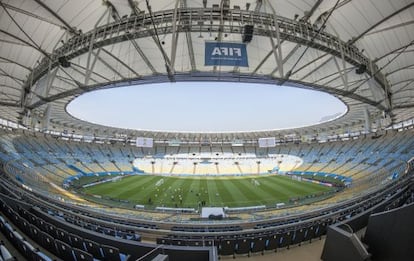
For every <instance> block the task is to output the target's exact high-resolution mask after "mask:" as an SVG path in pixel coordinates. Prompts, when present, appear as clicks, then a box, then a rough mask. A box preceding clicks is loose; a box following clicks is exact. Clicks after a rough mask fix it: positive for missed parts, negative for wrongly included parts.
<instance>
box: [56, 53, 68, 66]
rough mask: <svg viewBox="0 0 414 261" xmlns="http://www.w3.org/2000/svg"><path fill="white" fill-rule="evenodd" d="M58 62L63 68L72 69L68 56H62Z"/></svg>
mask: <svg viewBox="0 0 414 261" xmlns="http://www.w3.org/2000/svg"><path fill="white" fill-rule="evenodd" d="M58 62H59V64H60V65H61V66H62V67H63V68H68V67H70V62H69V61H68V59H67V58H66V56H61V57H59V58H58Z"/></svg>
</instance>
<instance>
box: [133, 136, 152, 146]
mask: <svg viewBox="0 0 414 261" xmlns="http://www.w3.org/2000/svg"><path fill="white" fill-rule="evenodd" d="M136 145H137V147H143V148H152V147H153V145H154V141H153V139H152V138H143V137H137V142H136Z"/></svg>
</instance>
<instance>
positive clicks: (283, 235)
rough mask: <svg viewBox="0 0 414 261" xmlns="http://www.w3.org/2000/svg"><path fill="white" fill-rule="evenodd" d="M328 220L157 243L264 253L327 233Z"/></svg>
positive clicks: (223, 252) (231, 252)
mask: <svg viewBox="0 0 414 261" xmlns="http://www.w3.org/2000/svg"><path fill="white" fill-rule="evenodd" d="M328 225H329V224H328V222H322V223H319V224H314V225H311V226H309V227H304V228H297V229H292V230H287V231H278V232H274V233H268V234H257V235H250V236H247V235H246V236H241V237H226V238H203V239H201V238H200V239H197V238H177V237H165V238H157V244H162V245H176V246H217V249H218V254H219V255H220V256H228V255H233V257H234V256H235V255H236V254H247V255H250V254H251V253H259V252H260V253H262V254H263V253H264V252H265V251H270V250H273V251H277V249H278V248H285V247H286V248H289V246H290V245H300V244H301V243H302V242H305V241H309V242H310V241H311V240H312V239H314V238H321V237H322V235H324V234H326V230H327V226H328Z"/></svg>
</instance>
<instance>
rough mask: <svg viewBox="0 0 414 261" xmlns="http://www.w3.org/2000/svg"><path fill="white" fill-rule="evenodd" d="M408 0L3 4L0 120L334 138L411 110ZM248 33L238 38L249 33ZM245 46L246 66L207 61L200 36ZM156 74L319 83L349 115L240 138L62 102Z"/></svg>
mask: <svg viewBox="0 0 414 261" xmlns="http://www.w3.org/2000/svg"><path fill="white" fill-rule="evenodd" d="M413 21H414V2H412V1H411V0H398V1H388V0H376V1H367V0H288V1H287V0H256V1H255V0H248V1H245V0H240V1H228V0H221V1H220V0H176V1H155V0H148V1H143V0H140V1H132V0H111V1H107V0H70V1H69V0H13V1H11V0H1V1H0V86H1V89H0V118H2V119H6V120H9V121H12V122H19V123H21V124H24V125H25V126H28V127H31V128H39V129H43V128H49V129H53V130H56V131H63V130H68V131H75V132H76V133H84V134H103V135H114V134H126V135H130V136H152V137H155V138H166V139H168V138H180V137H183V138H194V137H204V136H209V137H216V138H227V139H231V138H256V137H260V136H262V137H263V136H271V135H280V134H288V133H292V132H295V133H299V134H314V133H321V132H336V133H342V132H346V131H349V130H361V129H364V125H365V122H366V119H369V121H370V122H371V123H372V125H373V126H374V127H379V126H386V125H389V124H392V123H399V122H403V121H406V120H410V119H412V118H413V116H414V77H413V76H412V75H413V74H412V72H413V69H414V22H413ZM250 26H253V34H252V36H251V39H248V38H249V37H250V36H249V32H248V31H249V29H250V28H252V27H250ZM210 41H211V42H223V43H242V42H243V41H244V42H245V43H246V47H247V58H248V66H237V65H234V66H223V65H214V66H210V65H206V63H205V43H206V42H210ZM166 81H231V82H239V81H245V82H258V83H271V84H275V85H281V84H284V85H288V86H295V87H300V88H311V89H315V90H322V91H325V92H328V93H330V94H333V95H335V96H337V97H338V98H340V99H341V100H342V101H344V102H345V103H346V104H347V106H348V112H347V113H346V114H345V115H344V116H342V117H340V118H339V119H335V120H333V121H331V122H328V123H323V124H319V125H315V126H312V127H307V128H302V129H295V130H284V131H266V132H246V133H233V134H229V133H208V134H207V133H175V132H171V133H167V132H148V131H137V130H124V129H117V128H110V127H105V126H100V125H96V124H92V123H88V122H84V121H81V120H79V119H75V118H74V117H73V116H71V115H69V114H68V113H67V112H66V105H67V104H68V103H69V102H70V101H71V100H72V99H74V98H75V97H77V96H79V95H81V94H82V93H85V92H88V91H92V90H97V89H101V88H111V87H118V86H125V85H131V84H148V83H157V82H166Z"/></svg>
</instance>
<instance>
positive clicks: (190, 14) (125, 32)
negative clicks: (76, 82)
mask: <svg viewBox="0 0 414 261" xmlns="http://www.w3.org/2000/svg"><path fill="white" fill-rule="evenodd" d="M179 11H180V12H181V14H180V16H181V19H183V20H189V21H191V19H193V18H195V19H198V18H196V17H198V14H199V12H201V13H202V14H203V13H205V14H206V15H211V16H213V15H214V16H217V18H216V19H221V15H220V13H221V12H213V10H211V9H210V10H209V9H197V8H187V9H183V10H182V9H180V10H179ZM240 15H245V16H252V17H251V19H253V21H255V23H259V24H261V23H262V22H264V23H265V24H266V23H267V24H269V25H271V24H272V23H273V22H274V17H273V15H271V14H265V13H259V14H256V13H255V14H252V13H251V12H246V11H240V10H237V11H234V12H233V10H230V11H229V13H228V14H227V16H226V19H229V20H228V21H230V16H233V18H232V20H234V21H235V22H236V21H238V20H237V19H239V20H240ZM161 17H162V19H161ZM172 18H173V13H172V11H171V10H166V11H160V12H157V13H154V23H156V24H157V23H158V24H159V27H164V28H165V33H171V30H172V28H171V21H172ZM245 19H249V17H246V18H245ZM277 19H278V20H277V22H278V23H279V28H280V30H281V32H280V37H281V40H282V39H285V40H288V41H291V42H296V43H299V44H302V45H310V46H311V47H312V48H315V49H319V50H322V51H324V52H327V53H330V54H333V55H335V56H338V57H340V56H341V54H340V50H338V49H335V48H334V47H333V46H340V45H342V46H343V52H344V54H345V60H346V61H347V62H349V63H351V64H353V65H355V66H356V65H359V64H366V65H368V63H369V62H370V60H369V59H368V58H367V57H365V56H364V55H362V53H361V52H360V51H359V50H358V49H357V48H355V47H353V46H350V45H348V44H346V43H345V42H342V41H341V40H339V39H338V38H337V37H335V36H332V35H328V34H326V33H324V32H323V33H320V34H318V35H317V37H316V38H315V41H310V40H309V38H308V35H307V34H306V35H305V34H303V35H301V34H298V32H299V33H300V32H301V30H300V28H301V26H303V25H299V23H298V22H295V21H292V20H285V19H284V18H281V17H277ZM213 20H214V19H213ZM226 21H227V20H226ZM148 22H150V21H148V17H132V18H128V19H124V20H122V21H120V22H118V23H117V24H108V25H106V26H102V27H100V28H98V29H96V30H98V31H95V30H93V31H91V32H88V33H85V34H83V35H80V36H75V37H73V38H72V39H71V40H70V41H68V42H66V43H65V44H64V45H63V46H62V47H60V48H58V50H56V51H55V52H54V53H53V57H56V58H57V57H59V56H61V55H67V56H68V57H69V58H73V57H76V56H79V55H80V54H82V53H85V52H86V51H87V50H85V47H84V46H79V45H81V43H83V42H84V41H85V40H86V39H90V37H91V35H92V34H97V35H98V37H97V39H95V44H94V48H99V47H101V46H104V45H109V44H114V43H116V42H122V41H125V38H128V37H129V38H131V39H132V38H134V39H135V38H143V37H151V36H152V35H153V30H152V29H151V28H146V27H142V26H141V25H142V24H148ZM134 26H138V27H136V30H134V31H131V28H133V27H134ZM210 27H211V28H210ZM233 27H234V26H233V25H230V24H224V25H223V27H222V29H223V31H224V32H226V33H234V31H233V30H232V29H233ZM218 28H220V26H217V25H213V26H211V25H202V26H201V30H202V31H204V32H209V31H210V29H211V30H213V31H215V30H218ZM178 30H180V31H190V32H199V30H198V29H197V28H195V27H193V26H190V27H182V28H178ZM313 31H315V29H313V28H312V27H310V28H307V31H306V33H308V34H309V33H317V32H313ZM112 32H118V33H117V34H112ZM293 32H295V33H294V34H293ZM254 34H256V35H261V36H265V35H267V34H266V32H265V31H264V30H254ZM87 41H88V40H87ZM157 46H158V44H157ZM44 63H45V62H42V63H41V64H40V65H39V66H37V67H36V68H35V70H34V72H33V74H34V75H33V79H34V80H37V79H38V78H39V77H40V76H41V75H42V74H44V73H45V69H44V66H45V65H44ZM367 67H369V66H367ZM373 69H374V70H376V69H377V68H376V67H375V65H374V68H373ZM368 73H371V72H369V71H368ZM376 80H377V81H379V82H380V84H381V85H383V84H384V83H383V82H382V81H383V78H382V77H376Z"/></svg>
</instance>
